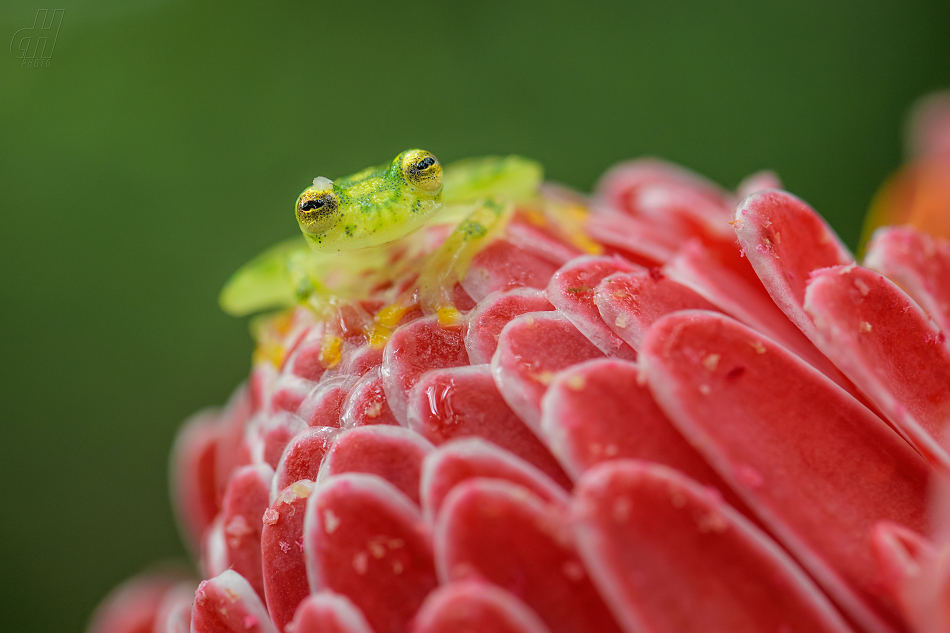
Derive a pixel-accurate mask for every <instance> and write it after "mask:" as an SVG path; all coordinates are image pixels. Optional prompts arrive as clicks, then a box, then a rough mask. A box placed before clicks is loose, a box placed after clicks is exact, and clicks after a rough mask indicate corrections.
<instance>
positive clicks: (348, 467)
mask: <svg viewBox="0 0 950 633" xmlns="http://www.w3.org/2000/svg"><path fill="white" fill-rule="evenodd" d="M432 448H433V447H432V444H431V443H430V442H429V441H428V440H426V439H425V438H424V437H422V436H421V435H419V434H418V433H413V432H412V431H410V430H409V429H404V428H401V427H398V426H396V427H393V426H364V427H357V428H353V429H350V430H348V431H344V432H343V433H341V434H340V435H338V436H337V438H336V441H335V442H334V443H333V446H332V447H331V448H330V450H329V452H328V453H327V455H326V457H325V458H324V459H323V464H322V465H321V466H320V474H319V476H318V479H317V482H318V483H323V482H324V481H325V480H326V479H327V478H328V477H332V476H334V475H339V474H341V473H369V474H371V475H378V476H379V477H382V478H383V479H385V480H386V481H388V482H389V483H391V484H392V485H394V486H396V488H398V489H399V490H401V491H402V492H403V494H405V495H406V496H407V497H409V498H410V499H412V500H413V501H414V502H416V503H417V504H418V503H419V477H420V475H421V472H422V460H423V459H424V458H425V456H426V455H427V454H428V453H429V452H430V451H431V450H432Z"/></svg>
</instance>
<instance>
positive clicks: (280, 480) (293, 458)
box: [270, 426, 340, 502]
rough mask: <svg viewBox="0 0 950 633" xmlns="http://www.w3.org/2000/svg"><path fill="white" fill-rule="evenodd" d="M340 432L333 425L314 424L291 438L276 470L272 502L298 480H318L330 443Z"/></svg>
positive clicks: (271, 495)
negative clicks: (321, 464)
mask: <svg viewBox="0 0 950 633" xmlns="http://www.w3.org/2000/svg"><path fill="white" fill-rule="evenodd" d="M339 432H340V431H339V430H338V429H335V428H333V427H328V426H314V427H310V428H308V429H307V430H305V431H301V432H300V433H299V434H297V435H296V436H295V437H294V438H293V439H292V440H290V443H288V444H287V447H286V448H285V449H284V454H283V455H281V458H280V462H279V463H278V464H277V470H276V471H275V472H274V482H273V484H272V486H271V494H270V500H271V501H272V502H273V501H274V500H275V499H277V494H278V493H279V492H280V491H281V490H283V489H284V488H286V487H287V486H289V485H290V484H292V483H294V482H296V481H301V480H303V479H309V480H310V481H316V479H317V474H318V473H319V472H320V463H321V462H322V461H323V456H324V455H326V453H327V451H328V450H330V445H331V444H332V443H333V440H334V439H335V437H336V434H337V433H339Z"/></svg>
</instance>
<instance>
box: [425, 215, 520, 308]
mask: <svg viewBox="0 0 950 633" xmlns="http://www.w3.org/2000/svg"><path fill="white" fill-rule="evenodd" d="M513 213H514V204H513V203H510V202H504V203H502V202H496V201H495V200H484V201H482V202H479V203H478V204H477V205H476V206H475V209H474V210H473V211H471V212H470V213H469V214H468V216H467V217H466V218H465V219H464V220H462V222H460V223H459V225H458V226H457V227H456V228H455V230H454V231H452V233H451V234H450V235H449V236H448V237H447V238H446V240H445V241H444V242H443V243H442V245H441V246H439V248H438V249H436V250H435V251H434V252H433V253H432V254H430V255H429V256H428V257H426V260H425V263H424V264H423V266H422V271H421V272H420V273H419V282H418V287H419V303H420V305H421V307H422V309H423V310H424V311H425V312H434V313H436V314H438V315H439V322H440V323H442V324H443V325H450V324H453V323H455V322H457V320H458V319H459V318H460V314H459V312H458V310H457V309H456V308H455V302H454V301H453V299H452V294H453V291H454V288H455V284H456V283H458V282H459V281H461V280H462V278H464V277H465V274H466V272H468V267H469V265H470V264H471V262H472V258H474V257H475V255H477V254H478V252H479V251H481V250H482V249H484V248H485V247H486V246H488V244H490V243H491V242H492V241H493V240H494V239H495V238H497V237H498V236H499V235H501V233H502V232H503V231H504V230H505V227H506V226H507V224H508V221H509V220H510V219H511V216H512V215H513Z"/></svg>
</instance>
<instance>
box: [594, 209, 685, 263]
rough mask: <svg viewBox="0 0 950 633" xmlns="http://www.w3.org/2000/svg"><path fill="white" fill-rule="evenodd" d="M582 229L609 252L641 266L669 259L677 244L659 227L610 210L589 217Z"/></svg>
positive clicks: (676, 241)
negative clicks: (617, 253) (616, 253)
mask: <svg viewBox="0 0 950 633" xmlns="http://www.w3.org/2000/svg"><path fill="white" fill-rule="evenodd" d="M585 229H586V230H587V232H588V233H589V234H590V236H591V237H592V238H593V239H595V240H597V241H598V242H600V243H601V244H604V245H605V246H607V247H608V248H609V249H610V250H612V251H616V252H619V254H620V255H622V256H623V257H625V258H626V259H628V260H629V261H632V262H636V263H638V264H643V265H654V266H655V265H658V264H661V263H663V262H665V261H667V260H669V259H670V258H671V257H673V255H674V254H675V253H676V251H677V249H678V248H679V242H680V241H681V238H680V236H678V235H675V234H673V233H672V232H670V231H668V230H666V229H665V227H663V226H658V225H652V224H649V223H647V222H645V221H643V220H642V219H640V218H635V217H631V216H629V215H625V214H622V213H619V212H615V211H611V210H605V211H600V212H598V213H593V214H591V215H590V216H589V217H588V219H587V225H586V226H585Z"/></svg>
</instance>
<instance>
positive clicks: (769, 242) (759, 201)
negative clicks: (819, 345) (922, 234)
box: [734, 191, 854, 339]
mask: <svg viewBox="0 0 950 633" xmlns="http://www.w3.org/2000/svg"><path fill="white" fill-rule="evenodd" d="M734 226H735V229H736V235H737V236H738V237H739V244H740V245H741V247H742V250H743V251H745V254H746V257H748V258H749V262H750V263H751V264H752V267H753V268H755V272H756V273H757V274H758V276H759V279H761V280H762V284H763V285H764V286H765V288H766V290H768V291H769V294H770V295H771V296H772V299H773V300H774V301H775V303H776V304H777V305H778V307H779V308H781V309H782V311H783V312H784V313H785V314H786V315H787V316H788V318H789V319H790V320H791V321H792V323H794V324H795V325H797V326H798V328H799V329H800V330H801V331H802V332H804V333H805V335H806V336H807V337H808V338H810V339H813V338H814V327H813V326H812V322H811V319H810V318H809V317H808V315H807V314H805V311H804V310H803V309H802V303H803V302H804V301H805V284H807V283H808V277H809V275H810V274H811V272H812V271H814V270H817V269H819V268H826V267H828V266H838V265H847V264H851V263H853V262H854V258H853V257H852V256H851V253H849V252H848V249H847V248H846V247H845V245H844V244H842V243H841V240H839V239H838V236H837V235H835V232H834V231H832V230H831V227H829V226H828V225H827V224H826V223H825V221H824V220H823V219H822V218H821V216H820V215H818V214H817V213H815V211H814V209H812V208H811V207H809V206H808V205H807V204H805V203H804V202H803V201H801V200H799V199H798V198H796V197H795V196H793V195H792V194H790V193H786V192H784V191H763V192H760V193H757V194H753V195H751V196H749V197H748V198H746V199H745V200H743V201H742V204H740V205H739V207H738V208H737V209H736V222H735V224H734Z"/></svg>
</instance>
